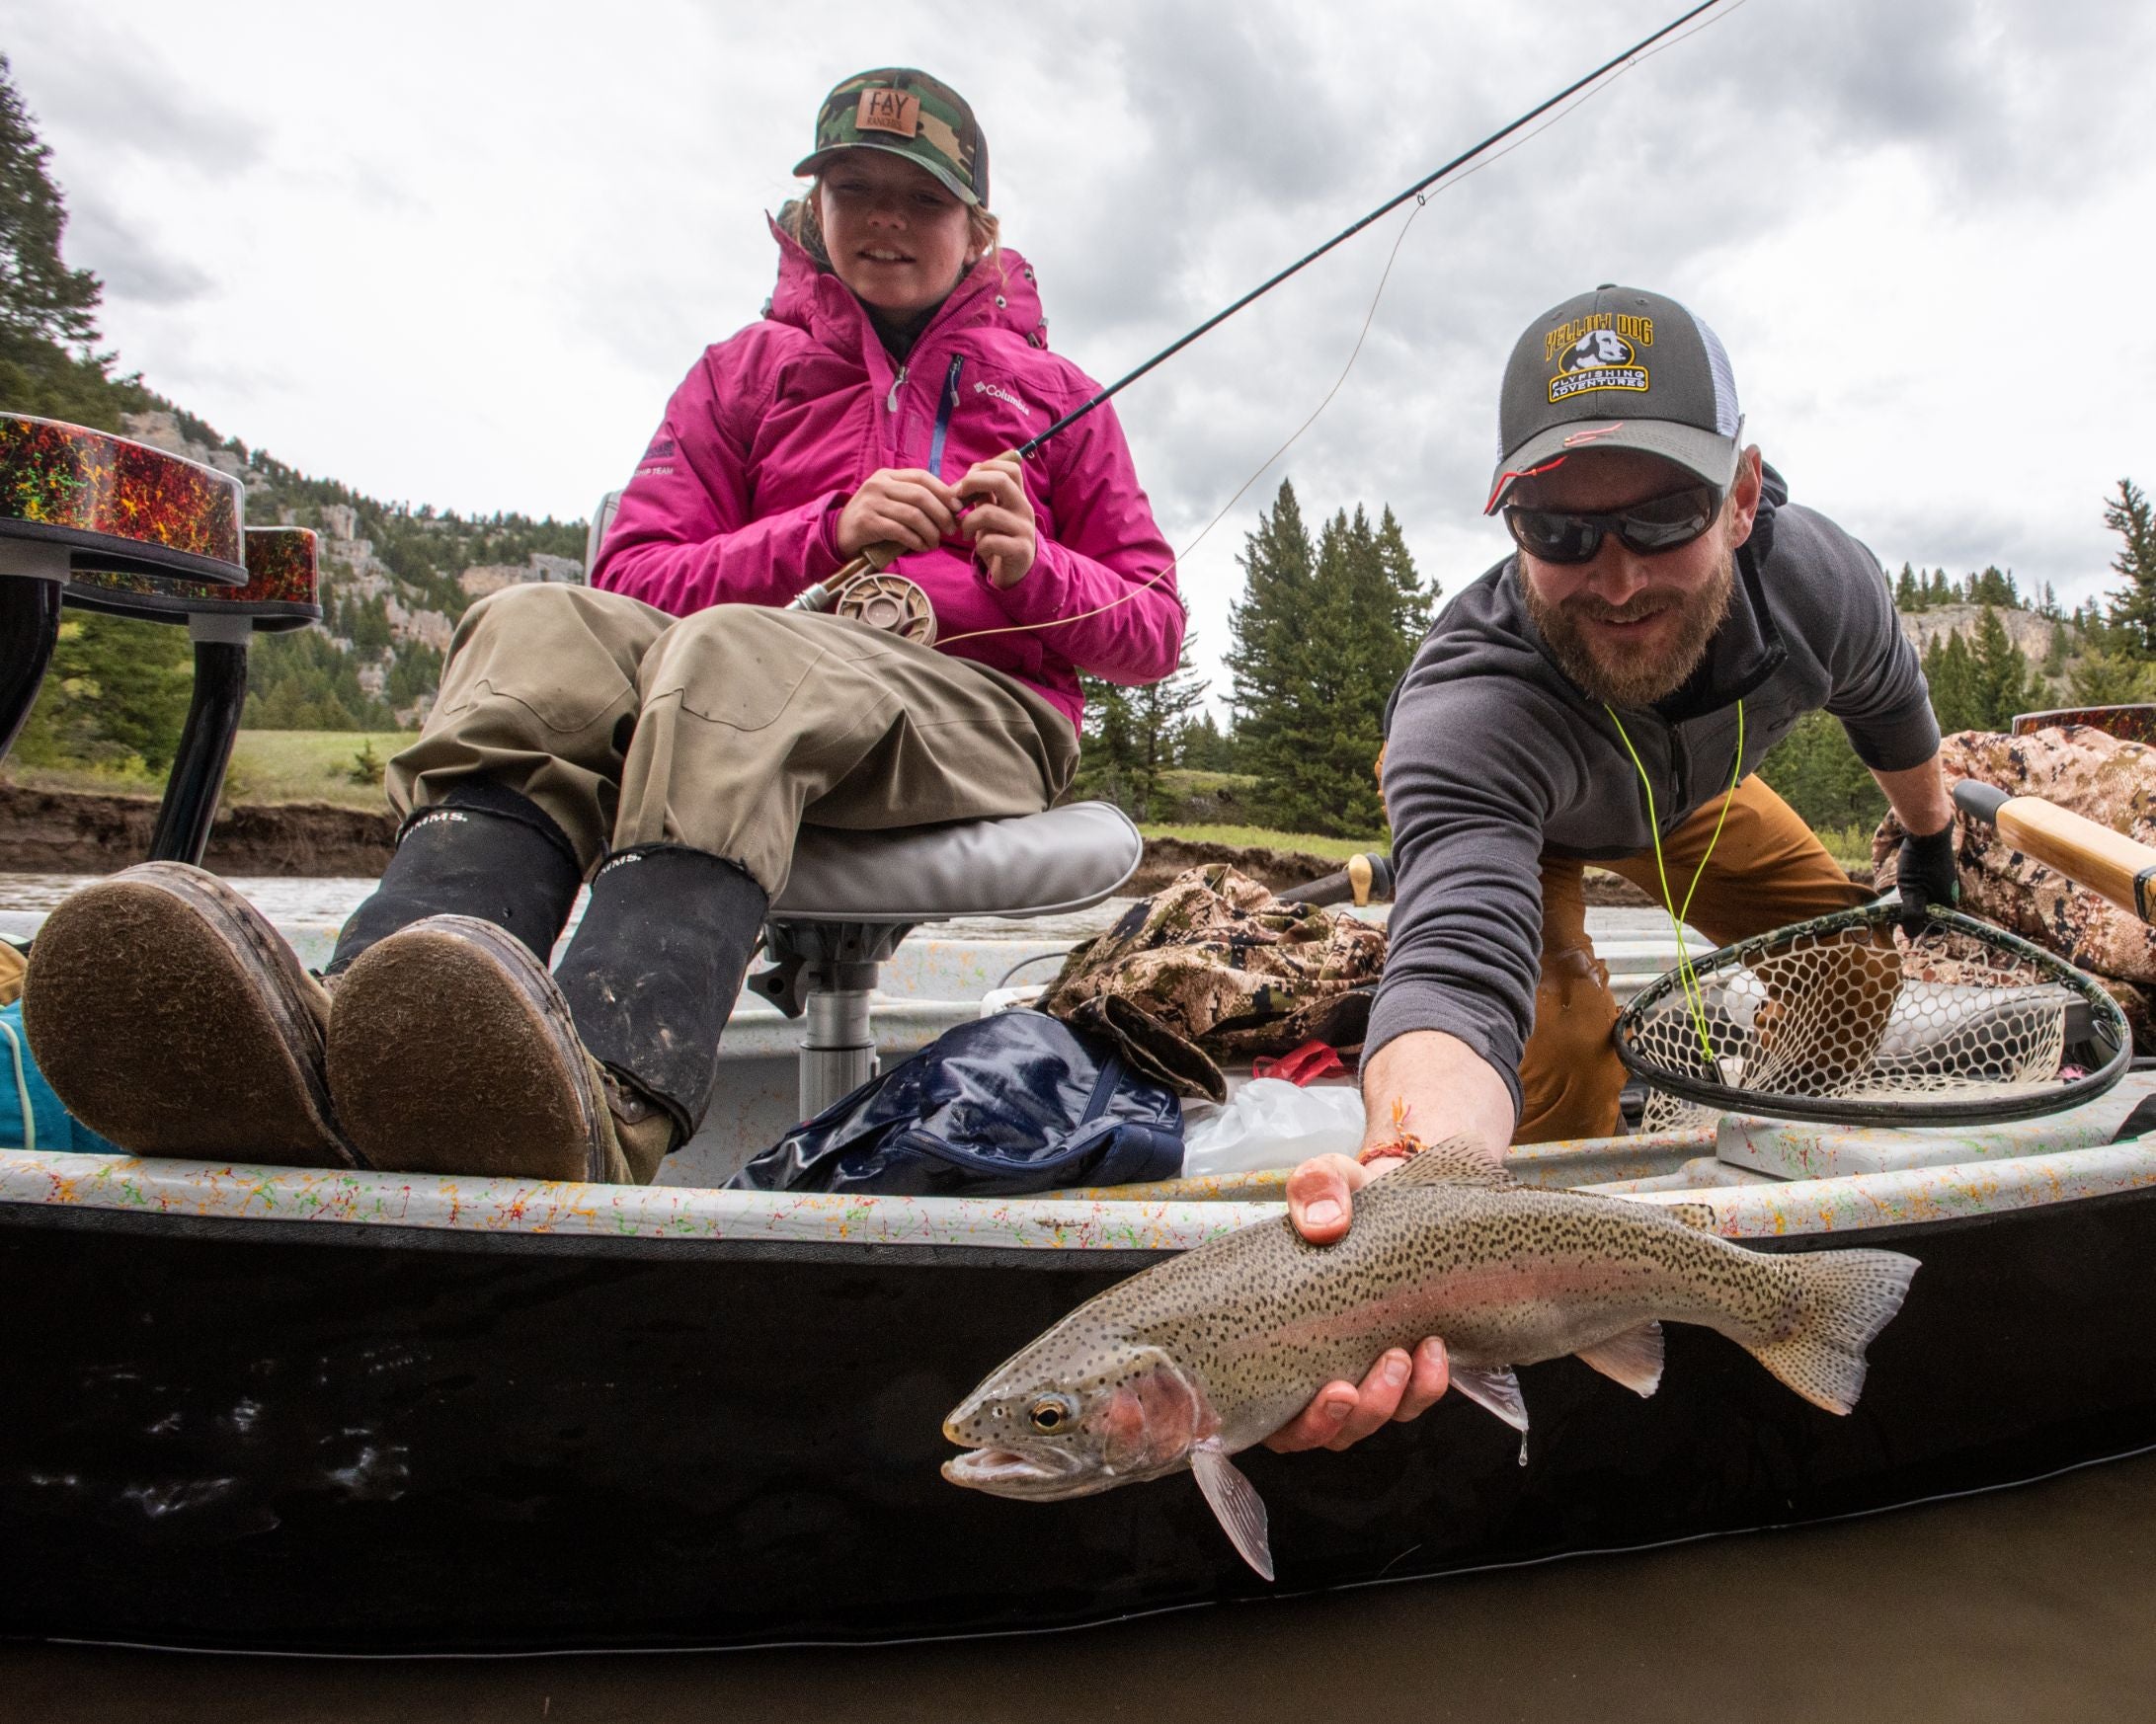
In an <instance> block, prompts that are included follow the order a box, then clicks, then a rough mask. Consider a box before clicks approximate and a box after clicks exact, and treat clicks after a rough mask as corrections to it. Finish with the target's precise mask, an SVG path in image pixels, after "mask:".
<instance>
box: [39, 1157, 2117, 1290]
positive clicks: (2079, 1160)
mask: <svg viewBox="0 0 2156 1724" xmlns="http://www.w3.org/2000/svg"><path fill="white" fill-rule="evenodd" d="M26 1163H27V1164H29V1165H28V1166H26V1165H25V1164H26ZM203 1166H204V1164H200V1163H185V1162H174V1161H153V1160H147V1159H134V1158H125V1159H122V1160H120V1161H117V1162H116V1161H115V1158H113V1157H111V1156H93V1155H79V1154H74V1153H72V1152H65V1153H61V1154H26V1153H25V1152H22V1151H5V1150H0V1226H22V1225H62V1226H79V1227H86V1228H91V1229H105V1230H115V1231H125V1232H132V1233H142V1234H172V1235H175V1236H178V1237H182V1238H199V1239H238V1238H248V1239H260V1240H263V1241H265V1242H268V1241H270V1240H273V1239H274V1240H279V1241H290V1240H296V1239H313V1240H319V1241H321V1242H323V1243H325V1244H330V1243H334V1244H343V1245H361V1244H368V1243H376V1244H379V1245H380V1246H382V1247H383V1248H392V1247H400V1246H401V1247H407V1248H419V1249H427V1250H448V1251H458V1250H468V1251H469V1250H476V1251H488V1252H503V1251H508V1252H534V1251H536V1252H545V1253H550V1254H551V1253H560V1254H567V1255H571V1256H580V1255H581V1256H616V1255H623V1256H633V1257H666V1258H675V1257H708V1258H711V1259H713V1260H715V1261H725V1260H733V1261H757V1260H763V1261H784V1262H814V1261H829V1262H834V1263H850V1264H864V1265H865V1264H888V1263H895V1262H907V1263H917V1264H931V1265H932V1264H936V1263H944V1262H948V1263H952V1264H964V1265H969V1266H980V1265H985V1264H992V1263H1009V1264H1013V1265H1015V1264H1031V1265H1052V1264H1059V1263H1060V1264H1064V1265H1077V1266H1079V1267H1083V1268H1087V1269H1098V1268H1108V1267H1115V1266H1129V1267H1133V1268H1135V1267H1142V1266H1144V1265H1146V1264H1149V1263H1153V1262H1157V1261H1158V1260H1159V1259H1160V1258H1162V1257H1165V1256H1169V1255H1172V1254H1174V1253H1175V1252H1177V1251H1181V1250H1187V1249H1189V1248H1191V1247H1192V1246H1194V1245H1197V1244H1200V1243H1202V1242H1204V1240H1206V1239H1209V1238H1213V1237H1217V1236H1219V1235H1221V1234H1224V1233H1226V1232H1229V1231H1232V1230H1233V1229H1235V1228H1237V1227H1240V1226H1243V1225H1247V1224H1250V1223H1252V1222H1256V1221H1261V1220H1269V1219H1274V1218H1277V1217H1278V1216H1279V1215H1281V1213H1282V1206H1281V1205H1280V1204H1278V1203H1248V1202H1200V1201H1184V1202H1161V1201H1158V1200H1155V1201H1152V1202H1146V1203H1122V1202H1114V1201H1096V1200H1093V1199H1090V1198H1088V1199H1083V1200H1069V1199H1056V1198H1046V1197H1027V1198H1001V1199H998V1198H891V1197H877V1198H871V1197H866V1196H843V1195H841V1196H834V1195H832V1194H803V1193H765V1192H723V1193H722V1192H695V1191H694V1189H693V1188H665V1187H628V1188H590V1187H574V1186H563V1187H555V1188H552V1190H553V1191H554V1192H555V1193H556V1194H557V1195H556V1196H554V1197H552V1198H550V1199H548V1200H547V1201H546V1204H545V1206H544V1207H543V1208H541V1206H540V1205H539V1204H538V1203H536V1202H533V1203H532V1207H533V1208H534V1209H538V1210H540V1213H541V1215H543V1217H544V1218H539V1219H527V1218H525V1217H523V1216H522V1215H516V1214H514V1211H513V1214H512V1218H511V1219H510V1220H509V1222H508V1223H507V1224H505V1223H503V1222H502V1221H498V1220H497V1221H491V1222H490V1221H483V1220H477V1219H449V1218H442V1217H439V1216H437V1217H432V1218H421V1219H410V1218H406V1217H405V1216H403V1215H380V1214H376V1215H355V1214H337V1213H335V1209H336V1206H334V1205H331V1204H325V1203H322V1202H319V1201H317V1202H315V1203H314V1204H313V1206H312V1212H311V1213H308V1214H286V1215H276V1214H263V1213H259V1212H257V1213H230V1212H226V1213H217V1212H216V1211H214V1210H203V1209H200V1208H192V1209H191V1208H183V1207H181V1205H182V1204H183V1203H187V1202H189V1201H190V1200H192V1201H193V1202H194V1203H197V1204H199V1203H200V1202H201V1201H202V1199H203V1198H204V1196H205V1195H206V1196H209V1197H211V1198H214V1197H215V1195H216V1194H217V1190H218V1188H215V1187H212V1188H211V1189H210V1191H209V1192H208V1193H206V1194H205V1193H204V1192H202V1191H201V1190H200V1188H196V1187H191V1186H188V1185H186V1184H185V1183H184V1175H183V1184H182V1187H181V1189H180V1190H179V1191H174V1192H171V1193H170V1194H169V1197H170V1198H171V1199H172V1200H175V1201H169V1202H156V1201H152V1200H151V1199H149V1198H145V1196H144V1195H143V1186H142V1183H141V1176H142V1173H143V1171H144V1170H145V1169H161V1168H170V1169H180V1170H193V1169H200V1168H202V1167H203ZM118 1169H126V1170H128V1172H129V1175H130V1179H129V1180H128V1181H127V1182H124V1183H123V1182H121V1181H118V1180H115V1179H113V1178H112V1177H111V1176H112V1175H113V1174H114V1173H115V1171H116V1170H118ZM214 1171H217V1172H221V1173H226V1174H228V1175H230V1176H231V1177H233V1178H234V1179H235V1181H238V1182H240V1183H241V1184H242V1185H243V1186H244V1189H245V1190H246V1191H247V1192H251V1193H255V1194H259V1193H260V1192H261V1191H262V1189H263V1188H264V1186H265V1184H266V1183H269V1184H276V1183H278V1182H279V1181H280V1180H282V1179H286V1178H290V1177H293V1176H306V1177H308V1178H312V1179H321V1178H325V1177H328V1178H332V1179H335V1180H337V1181H341V1182H360V1184H361V1186H362V1189H363V1186H364V1184H365V1182H379V1184H378V1186H377V1190H376V1196H377V1197H378V1198H382V1197H387V1196H389V1195H392V1194H396V1193H400V1192H401V1193H403V1194H404V1195H405V1196H407V1197H410V1196H413V1195H420V1193H421V1192H422V1190H423V1183H422V1184H415V1182H413V1181H411V1180H409V1179H406V1178H404V1177H403V1176H396V1175H384V1174H355V1173H351V1172H340V1173H335V1174H326V1173H325V1172H324V1171H323V1170H311V1169H298V1170H294V1169H262V1170H260V1171H259V1175H258V1176H256V1177H252V1178H248V1177H246V1176H244V1175H242V1174H241V1173H240V1172H239V1170H237V1169H223V1168H219V1169H216V1170H214ZM69 1174H73V1175H75V1176H76V1178H75V1180H70V1179H68V1178H67V1177H66V1176H67V1175H69ZM83 1175H89V1176H91V1177H90V1188H89V1189H88V1190H87V1191H85V1190H83V1189H82V1188H81V1187H80V1186H79V1184H78V1183H77V1181H78V1180H79V1179H80V1178H81V1176H83ZM155 1177H156V1176H155V1175H153V1179H154V1178H155ZM162 1177H163V1178H165V1179H168V1180H169V1179H171V1178H172V1177H173V1176H172V1175H171V1174H166V1175H163V1176H162ZM32 1179H37V1180H39V1181H40V1182H41V1183H43V1184H44V1186H45V1190H44V1191H43V1192H42V1193H33V1192H30V1191H26V1190H23V1189H21V1188H22V1187H23V1186H24V1185H25V1184H26V1183H27V1182H28V1181H30V1180H32ZM2077 1181H2079V1182H2083V1183H2084V1184H2085V1186H2086V1189H2082V1190H2078V1191H2077V1190H2075V1189H2073V1187H2074V1186H2075V1184H2076V1183H2077ZM436 1183H437V1185H438V1186H449V1187H451V1188H452V1189H454V1190H458V1191H460V1192H461V1191H462V1190H465V1189H469V1188H468V1187H464V1186H461V1185H460V1184H459V1182H451V1181H439V1182H436ZM492 1183H512V1182H479V1184H480V1186H481V1187H482V1188H484V1187H485V1186H487V1185H489V1184H492ZM11 1188H13V1189H11ZM227 1189H229V1188H227ZM345 1189H346V1191H347V1192H348V1194H349V1193H350V1190H351V1187H350V1185H349V1184H348V1185H347V1186H346V1187H345ZM514 1189H515V1190H516V1191H519V1192H522V1193H525V1194H529V1193H532V1192H533V1191H534V1190H543V1189H545V1188H531V1187H514ZM595 1189H598V1190H602V1191H607V1192H611V1193H614V1194H615V1195H616V1197H617V1198H619V1197H628V1198H630V1199H631V1200H632V1205H631V1207H632V1208H633V1207H634V1205H633V1200H634V1199H635V1198H636V1197H637V1196H638V1195H639V1194H643V1193H655V1192H656V1193H668V1192H673V1193H683V1192H688V1193H692V1194H693V1195H694V1196H695V1197H698V1198H701V1199H703V1200H705V1207H704V1209H703V1213H701V1214H699V1215H695V1217H694V1218H695V1219H696V1220H697V1221H700V1222H701V1223H702V1225H701V1226H697V1227H695V1228H694V1229H693V1230H691V1224H690V1221H689V1220H688V1219H687V1218H683V1217H680V1216H677V1218H676V1220H675V1222H674V1224H673V1225H672V1226H671V1227H666V1228H661V1229H658V1230H653V1229H650V1228H643V1227H637V1226H634V1225H631V1224H617V1225H615V1226H612V1227H608V1226H606V1225H604V1224H603V1221H602V1217H603V1216H604V1215H606V1214H607V1213H608V1212H606V1211H603V1210H597V1209H594V1208H592V1207H590V1206H583V1207H578V1206H576V1205H575V1204H574V1203H573V1200H571V1194H574V1193H577V1192H584V1191H591V1190H595ZM2152 1193H2156V1143H2144V1142H2143V1141H2141V1140H2139V1139H2134V1140H2129V1141H2127V1142H2124V1143H2108V1144H2098V1145H2092V1146H2089V1147H2084V1148H2079V1149H2065V1150H2059V1151H2056V1152H2053V1153H2050V1154H2036V1155H2026V1156H2014V1157H2004V1158H2000V1159H1996V1160H1990V1161H1980V1160H1979V1161H1967V1162H1955V1163H1948V1164H1944V1165H1939V1166H1931V1167H1919V1168H1905V1169H1890V1170H1887V1171H1884V1172H1877V1173H1851V1174H1840V1175H1835V1176H1831V1177H1828V1178H1824V1179H1813V1180H1788V1181H1774V1182H1770V1183H1768V1184H1765V1185H1751V1186H1735V1187H1729V1186H1717V1187H1703V1188H1697V1189H1693V1190H1684V1191H1654V1192H1643V1193H1637V1194H1628V1198H1627V1200H1626V1201H1634V1202H1641V1203H1653V1204H1661V1205H1665V1206H1666V1205H1671V1204H1677V1203H1684V1204H1691V1205H1699V1206H1705V1207H1707V1208H1710V1209H1712V1210H1713V1211H1714V1212H1715V1215H1716V1228H1715V1230H1716V1231H1717V1233H1718V1234H1719V1235H1720V1236H1722V1237H1724V1238H1727V1239H1730V1240H1732V1241H1734V1242H1739V1243H1742V1244H1745V1245H1747V1246H1753V1247H1761V1248H1773V1247H1774V1246H1775V1245H1777V1244H1778V1243H1780V1242H1782V1241H1791V1242H1796V1241H1799V1240H1819V1241H1823V1242H1827V1243H1829V1244H1831V1243H1835V1242H1842V1241H1847V1240H1850V1239H1852V1238H1857V1237H1861V1238H1863V1239H1864V1240H1866V1241H1867V1242H1870V1241H1872V1240H1873V1239H1875V1238H1877V1237H1878V1236H1882V1235H1890V1234H1898V1233H1907V1232H1913V1231H1914V1232H1921V1231H1928V1230H1930V1229H1932V1228H1935V1227H1938V1226H1942V1225H1948V1224H1952V1223H1955V1222H1975V1221H1984V1220H1989V1219H1993V1218H1996V1217H1997V1216H1999V1215H2009V1214H2015V1213H2020V1212H2025V1211H2029V1210H2040V1209H2050V1208H2057V1207H2062V1206H2065V1205H2087V1204H2093V1203H2107V1202H2109V1201H2110V1200H2113V1199H2128V1198H2135V1197H2142V1196H2147V1195H2150V1194H2152ZM291 1195H292V1196H293V1197H294V1198H295V1199H296V1198H297V1197H298V1196H299V1195H300V1194H299V1193H293V1194H291ZM565 1200H571V1201H566V1202H565ZM712 1200H716V1202H717V1204H718V1205H719V1206H720V1207H721V1210H722V1213H721V1214H719V1215H713V1214H712V1213H710V1209H709V1207H708V1206H709V1205H710V1203H711V1202H712ZM1956 1200H1958V1201H1956ZM526 1201H530V1200H529V1199H528V1197H527V1199H526ZM661 1201H662V1202H664V1201H666V1200H665V1199H662V1200H661ZM1855 1203H1863V1204H1866V1205H1867V1206H1868V1208H1869V1211H1870V1216H1869V1217H1868V1218H1863V1219H1856V1218H1850V1217H1849V1216H1848V1215H1847V1212H1848V1211H1849V1209H1850V1207H1851V1206H1852V1204H1855ZM458 1204H459V1208H460V1209H463V1210H465V1211H468V1212H469V1213H470V1214H471V1215H480V1214H481V1213H482V1212H483V1211H484V1210H485V1209H486V1208H487V1206H486V1204H485V1202H484V1200H483V1199H481V1198H479V1197H478V1196H477V1194H475V1195H474V1197H473V1198H472V1199H470V1200H465V1199H463V1198H462V1197H461V1196H460V1197H459V1199H458ZM1971 1205H1974V1206H1975V1207H1970V1206H1971ZM726 1210H731V1211H738V1212H739V1216H738V1218H739V1219H740V1220H742V1221H744V1222H746V1223H749V1225H751V1226H754V1224H755V1220H756V1217H758V1216H759V1215H760V1216H761V1217H763V1219H764V1222H765V1225H766V1227H768V1226H770V1225H772V1224H774V1223H775V1224H778V1225H779V1226H781V1227H784V1228H788V1229H789V1230H785V1231H779V1232H771V1231H761V1232H758V1231H748V1230H744V1231H739V1232H724V1231H714V1230H710V1229H711V1227H712V1225H713V1224H714V1223H718V1224H721V1225H723V1224H724V1221H725V1219H726V1218H727V1217H726V1216H725V1215H724V1214H723V1211H726ZM803 1212H808V1213H809V1214H810V1215H822V1216H823V1218H824V1219H823V1226H822V1227H821V1228H820V1229H819V1228H817V1227H814V1226H809V1225H805V1224H804V1220H803ZM884 1212H887V1213H888V1220H887V1223H886V1224H887V1225H888V1224H889V1222H891V1221H895V1222H897V1223H899V1226H900V1228H901V1230H898V1231H882V1232H879V1231H877V1230H876V1228H875V1226H874V1224H873V1221H872V1218H873V1217H876V1216H877V1215H879V1213H884ZM1838 1212H1839V1213H1838ZM612 1214H613V1215H615V1216H616V1217H617V1218H618V1219H619V1220H621V1221H622V1222H624V1223H626V1222H627V1220H628V1217H627V1216H626V1215H624V1213H623V1212H622V1211H619V1210H616V1211H613V1212H612ZM955 1219H963V1220H964V1221H969V1222H971V1223H972V1226H971V1227H969V1228H967V1230H966V1232H967V1233H969V1234H971V1235H972V1236H966V1235H965V1234H961V1235H959V1236H953V1235H952V1234H951V1233H950V1232H949V1231H947V1230H946V1229H947V1228H948V1227H949V1226H950V1224H951V1223H952V1221H953V1220H955ZM938 1222H941V1223H943V1226H942V1227H940V1228H939V1226H938ZM1812 1223H1817V1224H1812ZM819 1231H821V1232H822V1233H823V1234H824V1236H821V1237H820V1236H817V1235H818V1233H819ZM1013 1232H1015V1233H1016V1234H1017V1236H1016V1237H1011V1236H1010V1235H1011V1234H1012V1233H1013Z"/></svg>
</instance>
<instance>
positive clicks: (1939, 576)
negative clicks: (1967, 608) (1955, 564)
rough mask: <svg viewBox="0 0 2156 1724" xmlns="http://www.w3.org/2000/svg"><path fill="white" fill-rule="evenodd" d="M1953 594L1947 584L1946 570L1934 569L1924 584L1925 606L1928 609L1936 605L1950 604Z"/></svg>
mask: <svg viewBox="0 0 2156 1724" xmlns="http://www.w3.org/2000/svg"><path fill="white" fill-rule="evenodd" d="M1955 596H1956V594H1955V590H1954V588H1953V587H1952V586H1950V585H1949V584H1948V581H1947V572H1946V570H1944V569H1934V570H1933V571H1932V573H1931V579H1930V580H1929V581H1927V582H1926V583H1925V584H1924V605H1925V608H1926V609H1927V610H1929V609H1932V608H1934V607H1936V606H1938V605H1942V604H1952V603H1954V601H1955Z"/></svg>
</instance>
